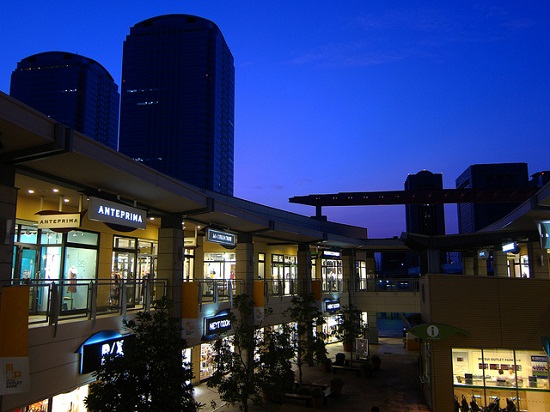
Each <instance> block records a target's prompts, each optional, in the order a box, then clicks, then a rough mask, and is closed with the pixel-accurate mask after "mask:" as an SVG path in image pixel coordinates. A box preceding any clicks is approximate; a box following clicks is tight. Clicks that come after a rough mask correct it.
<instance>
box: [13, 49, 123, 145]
mask: <svg viewBox="0 0 550 412" xmlns="http://www.w3.org/2000/svg"><path fill="white" fill-rule="evenodd" d="M10 95H11V96H13V97H15V98H16V99H18V100H20V101H22V102H23V103H25V104H28V105H29V106H31V107H33V108H35V109H37V110H39V111H41V112H42V113H44V114H46V115H48V116H49V117H51V118H53V119H55V120H57V121H58V122H60V123H63V124H65V125H66V126H68V127H70V128H72V129H75V130H78V131H79V132H81V133H83V134H85V135H86V136H88V137H91V138H93V139H95V140H97V141H99V142H101V143H103V144H105V145H107V146H109V147H111V148H113V149H116V148H117V140H118V139H117V137H118V109H119V94H118V86H117V85H116V83H115V82H114V80H113V77H112V76H111V75H110V74H109V72H108V71H107V70H106V69H105V68H104V67H103V66H102V65H101V64H99V63H98V62H96V61H95V60H92V59H90V58H87V57H84V56H79V55H77V54H73V53H66V52H45V53H38V54H35V55H32V56H29V57H26V58H24V59H23V60H21V61H20V62H19V63H17V68H16V69H15V70H14V71H13V72H12V75H11V84H10Z"/></svg>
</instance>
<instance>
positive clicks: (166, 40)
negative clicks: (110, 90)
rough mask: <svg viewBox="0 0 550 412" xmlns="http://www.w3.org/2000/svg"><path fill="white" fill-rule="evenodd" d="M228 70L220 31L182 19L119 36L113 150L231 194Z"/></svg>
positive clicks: (154, 21) (149, 23) (165, 19)
mask: <svg viewBox="0 0 550 412" xmlns="http://www.w3.org/2000/svg"><path fill="white" fill-rule="evenodd" d="M234 94H235V68H234V65H233V56H232V54H231V52H230V50H229V47H228V46H227V44H226V42H225V40H224V38H223V35H222V33H221V31H220V29H219V28H218V27H217V26H216V25H215V24H214V23H212V22H211V21H208V20H205V19H203V18H200V17H195V16H189V15H182V14H176V15H165V16H159V17H153V18H151V19H148V20H145V21H142V22H140V23H138V24H136V25H135V26H133V27H132V28H131V29H130V34H129V35H128V36H127V37H126V40H125V42H124V50H123V62H122V87H121V114H120V116H121V118H120V139H119V150H120V151H121V152H122V153H124V154H126V155H128V156H130V157H132V158H133V159H135V160H137V161H140V162H143V163H144V164H146V165H148V166H150V167H152V168H154V169H156V170H158V171H160V172H162V173H165V174H167V175H169V176H172V177H175V178H177V179H180V180H182V181H185V182H187V183H190V184H192V185H194V186H197V187H200V188H203V189H208V190H211V191H214V192H218V193H222V194H226V195H233V169H234V167H233V145H234V137H233V136H234V135H233V133H234V126H233V121H234Z"/></svg>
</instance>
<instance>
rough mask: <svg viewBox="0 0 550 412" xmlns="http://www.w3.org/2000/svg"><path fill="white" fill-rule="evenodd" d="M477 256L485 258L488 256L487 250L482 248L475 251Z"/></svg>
mask: <svg viewBox="0 0 550 412" xmlns="http://www.w3.org/2000/svg"><path fill="white" fill-rule="evenodd" d="M477 257H478V258H479V259H487V258H488V257H489V252H487V249H482V250H480V251H478V252H477Z"/></svg>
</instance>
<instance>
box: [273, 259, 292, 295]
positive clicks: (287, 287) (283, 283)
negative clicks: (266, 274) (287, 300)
mask: <svg viewBox="0 0 550 412" xmlns="http://www.w3.org/2000/svg"><path fill="white" fill-rule="evenodd" d="M297 273H298V257H297V256H291V255H279V254H273V255H271V278H272V279H273V292H274V293H275V294H283V295H289V294H293V293H294V292H295V290H296V284H295V283H296V278H297Z"/></svg>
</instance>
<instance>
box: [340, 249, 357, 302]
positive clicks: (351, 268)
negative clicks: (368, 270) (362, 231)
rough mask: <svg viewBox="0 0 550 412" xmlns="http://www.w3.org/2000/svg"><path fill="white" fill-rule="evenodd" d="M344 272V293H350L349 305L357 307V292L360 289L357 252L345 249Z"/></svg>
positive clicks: (343, 256)
mask: <svg viewBox="0 0 550 412" xmlns="http://www.w3.org/2000/svg"><path fill="white" fill-rule="evenodd" d="M342 270H343V271H344V273H343V278H344V280H343V281H344V285H343V287H344V289H343V290H344V291H346V290H347V291H348V294H349V303H350V304H352V305H355V303H356V302H355V291H356V290H357V289H358V287H359V279H358V276H357V269H356V267H355V250H354V249H344V250H343V251H342Z"/></svg>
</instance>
